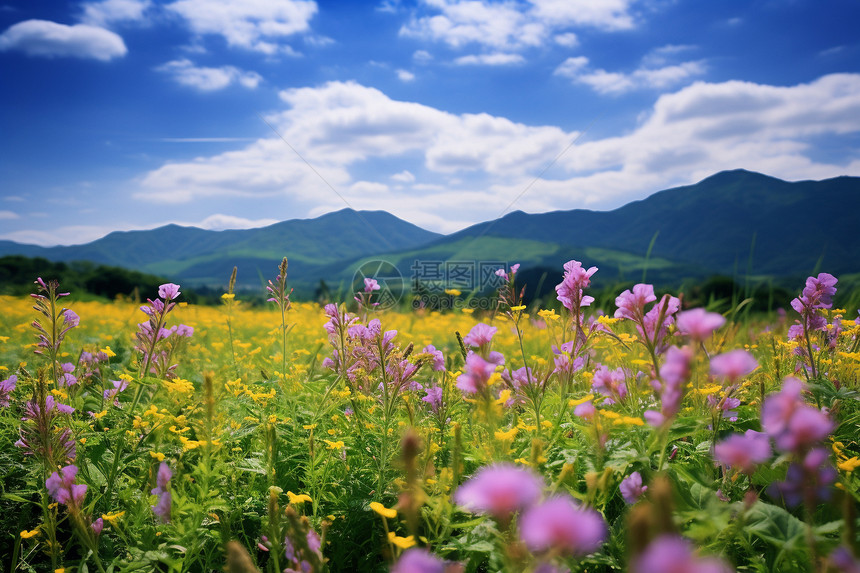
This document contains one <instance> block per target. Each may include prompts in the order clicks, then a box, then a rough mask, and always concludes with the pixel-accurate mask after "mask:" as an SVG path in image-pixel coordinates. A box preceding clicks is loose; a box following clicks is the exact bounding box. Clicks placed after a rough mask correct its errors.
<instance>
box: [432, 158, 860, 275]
mask: <svg viewBox="0 0 860 573" xmlns="http://www.w3.org/2000/svg"><path fill="white" fill-rule="evenodd" d="M858 213H860V178H858V177H837V178H834V179H828V180H825V181H800V182H796V183H789V182H786V181H782V180H780V179H776V178H774V177H768V176H766V175H761V174H759V173H753V172H750V171H745V170H736V171H724V172H722V173H718V174H716V175H713V176H712V177H708V178H707V179H705V180H703V181H701V182H699V183H697V184H695V185H689V186H685V187H678V188H675V189H668V190H666V191H660V192H658V193H655V194H654V195H651V196H650V197H648V198H647V199H643V200H641V201H635V202H632V203H628V204H627V205H625V206H623V207H621V208H619V209H615V210H614V211H607V212H599V211H588V210H581V209H577V210H572V211H554V212H551V213H540V214H534V215H531V214H527V213H523V212H522V211H517V212H513V213H510V214H508V215H506V216H504V217H502V218H501V219H498V220H496V221H491V222H486V223H480V224H478V225H474V226H472V227H469V228H467V229H464V230H462V231H460V232H457V233H454V234H452V235H449V236H447V237H445V238H444V239H442V240H441V242H443V243H444V242H452V243H454V242H461V241H462V240H463V239H464V238H466V237H478V236H481V237H500V238H506V239H528V240H532V241H543V242H551V243H555V244H562V245H568V246H571V247H580V248H584V247H600V248H605V249H612V250H616V251H622V252H627V253H631V254H637V255H644V254H645V253H646V252H647V250H648V247H649V244H650V243H651V240H652V239H653V238H654V236H655V235H657V237H656V240H655V241H654V247H653V250H652V251H651V256H652V257H659V258H664V259H667V260H670V261H675V262H677V263H687V264H693V265H696V266H699V267H703V268H706V269H709V270H710V271H712V272H714V273H719V274H728V275H731V274H732V273H733V272H734V271H735V269H737V270H738V272H740V273H741V274H743V273H745V272H746V270H747V265H748V263H749V266H750V270H751V272H752V274H754V275H775V276H786V277H789V276H798V275H805V274H809V273H811V272H812V271H813V270H814V269H815V268H817V267H820V268H821V269H826V270H828V271H829V272H831V273H834V274H835V273H857V272H860V240H858V238H857V231H856V224H857V223H856V221H857V216H858ZM750 257H751V258H750Z"/></svg>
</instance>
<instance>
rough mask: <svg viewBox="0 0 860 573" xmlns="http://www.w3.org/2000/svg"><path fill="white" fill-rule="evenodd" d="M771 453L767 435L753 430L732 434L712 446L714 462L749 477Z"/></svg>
mask: <svg viewBox="0 0 860 573" xmlns="http://www.w3.org/2000/svg"><path fill="white" fill-rule="evenodd" d="M771 453H772V452H771V449H770V440H769V439H768V437H767V434H764V433H762V432H756V431H755V430H747V431H746V432H744V433H743V434H732V435H731V436H729V437H728V438H726V439H725V440H722V441H721V442H719V443H717V444H716V445H715V446H714V460H715V461H717V462H719V463H720V464H722V465H724V466H727V467H730V468H734V469H736V470H738V471H740V472H743V473H745V474H749V475H751V474H752V473H753V472H754V471H755V468H756V465H758V464H761V463H764V462H766V461H767V460H769V459H770V456H771Z"/></svg>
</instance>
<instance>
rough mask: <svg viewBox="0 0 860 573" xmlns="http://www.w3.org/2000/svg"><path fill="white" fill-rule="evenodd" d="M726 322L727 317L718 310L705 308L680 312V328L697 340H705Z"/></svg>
mask: <svg viewBox="0 0 860 573" xmlns="http://www.w3.org/2000/svg"><path fill="white" fill-rule="evenodd" d="M725 323H726V319H725V318H723V316H722V315H721V314H717V313H716V312H708V311H706V310H705V309H704V308H694V309H692V310H685V311H684V312H681V313H679V314H678V330H680V331H681V332H682V333H683V334H686V335H687V336H689V337H690V338H692V339H693V340H695V341H697V342H704V341H705V340H707V339H708V338H710V337H711V335H712V334H713V333H714V331H715V330H717V329H718V328H720V327H721V326H722V325H724V324H725Z"/></svg>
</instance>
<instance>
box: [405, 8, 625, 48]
mask: <svg viewBox="0 0 860 573" xmlns="http://www.w3.org/2000/svg"><path fill="white" fill-rule="evenodd" d="M634 1H635V0H601V1H600V2H594V1H593V0H529V1H527V2H526V1H515V2H490V1H489V0H423V2H422V3H421V5H420V8H419V10H418V12H417V13H416V14H415V15H413V17H412V18H411V19H410V20H409V22H407V23H406V24H404V25H403V26H402V27H401V29H400V34H401V35H402V36H408V37H413V38H419V39H422V40H427V41H434V42H442V43H445V44H447V45H448V46H451V47H453V48H462V47H464V46H468V45H476V46H481V47H484V48H490V49H493V50H496V51H504V52H511V51H517V50H521V49H524V48H528V47H536V46H543V45H545V44H546V43H548V42H549V41H555V42H557V43H559V44H561V45H563V46H567V47H572V46H575V45H576V44H577V43H578V39H577V36H576V34H575V33H574V32H572V31H571V30H570V28H572V27H577V28H596V29H599V30H623V29H629V28H632V27H633V26H634V21H633V17H632V16H631V14H630V8H631V5H632V4H633V3H634Z"/></svg>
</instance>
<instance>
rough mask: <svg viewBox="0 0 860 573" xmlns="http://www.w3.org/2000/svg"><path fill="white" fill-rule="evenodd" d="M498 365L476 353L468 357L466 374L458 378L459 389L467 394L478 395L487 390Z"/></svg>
mask: <svg viewBox="0 0 860 573" xmlns="http://www.w3.org/2000/svg"><path fill="white" fill-rule="evenodd" d="M495 371H496V365H495V364H493V363H492V362H487V361H486V360H484V359H483V358H482V357H481V355H480V354H475V353H474V352H473V353H471V354H469V355H468V356H467V357H466V365H465V372H463V374H460V376H458V377H457V388H459V389H460V390H462V391H463V393H465V394H477V393H479V392H482V391H483V390H484V389H486V388H487V385H488V382H489V380H490V376H492V375H493V373H494V372H495Z"/></svg>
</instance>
